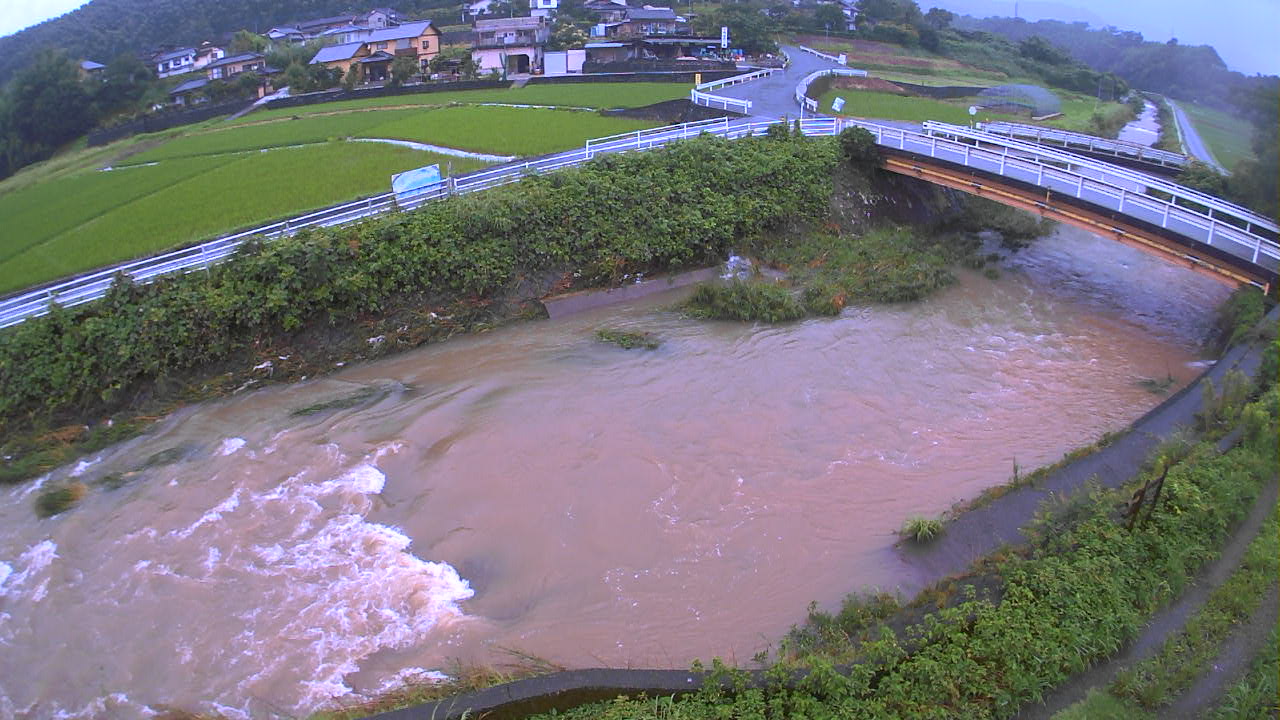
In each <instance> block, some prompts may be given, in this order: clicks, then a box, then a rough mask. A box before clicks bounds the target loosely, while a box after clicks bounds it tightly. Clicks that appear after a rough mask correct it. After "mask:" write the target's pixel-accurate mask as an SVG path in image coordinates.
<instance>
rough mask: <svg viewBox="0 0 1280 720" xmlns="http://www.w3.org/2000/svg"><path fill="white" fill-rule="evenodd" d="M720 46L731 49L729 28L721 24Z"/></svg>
mask: <svg viewBox="0 0 1280 720" xmlns="http://www.w3.org/2000/svg"><path fill="white" fill-rule="evenodd" d="M720 47H721V48H722V49H724V50H728V49H729V28H728V27H726V26H724V25H721V26H720Z"/></svg>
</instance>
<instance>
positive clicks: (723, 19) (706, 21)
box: [693, 5, 778, 55]
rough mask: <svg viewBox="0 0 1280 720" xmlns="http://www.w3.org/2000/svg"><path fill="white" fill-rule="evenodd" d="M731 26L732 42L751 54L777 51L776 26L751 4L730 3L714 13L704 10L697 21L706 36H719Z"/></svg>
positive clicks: (697, 29) (695, 27)
mask: <svg viewBox="0 0 1280 720" xmlns="http://www.w3.org/2000/svg"><path fill="white" fill-rule="evenodd" d="M721 27H727V28H729V42H730V44H731V45H732V46H733V47H735V48H741V49H742V50H744V51H745V52H746V53H747V54H750V55H760V54H764V53H771V52H777V50H778V45H777V43H775V42H774V41H773V33H774V32H775V30H776V28H775V27H774V25H773V23H772V22H771V21H770V20H769V18H767V17H765V16H764V14H763V13H761V12H760V11H759V10H756V9H755V8H754V7H751V6H749V5H726V6H724V7H721V8H719V9H718V10H713V11H711V12H706V13H702V14H701V15H699V16H698V17H697V18H695V19H694V21H693V29H694V31H695V32H697V33H699V34H700V35H703V36H705V37H719V35H720V28H721Z"/></svg>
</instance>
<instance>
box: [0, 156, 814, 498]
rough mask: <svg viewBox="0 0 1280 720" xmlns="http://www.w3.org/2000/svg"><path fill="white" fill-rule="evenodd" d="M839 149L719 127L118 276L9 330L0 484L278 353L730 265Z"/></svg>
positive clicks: (238, 383) (444, 333)
mask: <svg viewBox="0 0 1280 720" xmlns="http://www.w3.org/2000/svg"><path fill="white" fill-rule="evenodd" d="M836 158H837V152H836V148H835V143H834V142H832V141H830V140H807V139H801V138H789V139H787V140H785V141H777V140H767V139H748V140H739V141H727V140H722V139H717V138H710V137H704V138H699V139H696V140H691V141H688V142H682V143H679V144H677V145H675V146H673V147H671V148H669V149H665V150H661V151H654V152H649V153H635V154H626V155H610V156H606V157H604V158H601V159H599V160H597V161H595V162H593V163H591V164H589V165H587V166H585V167H582V168H578V169H572V170H565V171H562V172H558V173H555V174H552V175H547V176H539V177H532V178H529V179H526V180H525V181H524V182H521V183H519V184H515V185H511V186H508V187H503V188H498V189H494V190H490V191H488V192H486V193H481V194H475V195H467V196H462V197H455V198H451V199H449V200H446V201H443V202H439V203H433V204H430V205H427V206H425V207H423V208H420V209H418V210H415V211H412V212H407V213H399V214H393V215H389V216H384V217H380V218H376V219H372V220H369V221H366V222H363V223H360V224H357V225H349V226H343V227H335V228H323V229H313V230H309V231H305V232H302V233H299V234H298V235H296V236H293V237H289V238H282V239H279V240H275V241H272V242H265V241H261V242H258V241H255V242H250V243H248V244H246V245H245V246H244V247H243V248H242V249H241V250H240V251H239V253H238V254H237V255H236V256H235V257H234V258H233V259H231V260H230V261H228V262H226V263H224V264H222V265H218V266H215V267H213V268H211V269H210V270H209V271H208V272H202V273H194V274H189V275H175V276H169V277H166V278H164V279H161V280H159V281H157V282H155V283H152V284H149V285H143V286H135V285H132V284H130V283H129V282H127V281H126V280H124V279H118V281H117V283H116V285H115V286H114V287H113V289H112V290H111V292H110V293H109V294H108V296H107V297H106V298H104V299H102V300H100V301H97V302H94V303H89V304H86V305H83V306H77V307H74V308H54V310H53V312H51V313H50V314H49V315H47V316H45V317H41V318H35V319H32V320H29V321H27V322H25V323H23V324H21V325H19V326H16V327H13V328H10V329H6V330H5V331H3V332H2V333H0V435H3V437H4V438H5V443H4V447H3V448H0V456H7V458H6V459H4V460H3V461H0V476H3V477H4V478H6V479H8V480H10V481H13V480H16V479H20V478H22V477H29V476H31V475H32V474H33V473H38V472H41V471H43V470H45V469H48V467H49V465H48V464H47V463H48V461H49V460H50V457H51V456H50V455H48V454H47V452H46V451H47V450H48V449H49V444H48V443H46V442H42V441H41V440H40V438H43V437H45V436H47V435H48V434H49V433H51V432H52V431H53V430H56V429H58V428H62V427H64V426H69V425H71V424H73V423H74V424H77V425H81V426H83V425H90V426H93V427H95V428H96V427H98V426H100V425H102V424H103V422H102V421H103V419H104V418H107V417H110V416H112V415H115V414H120V418H117V419H124V418H126V417H133V416H135V415H158V414H160V413H162V412H164V411H165V410H166V409H168V408H170V407H172V405H173V404H175V403H181V402H188V401H191V400H193V399H198V398H202V397H208V396H210V395H216V394H221V393H224V392H231V391H233V390H236V389H238V388H243V387H251V386H253V385H254V384H258V383H261V382H264V381H265V380H266V377H267V371H255V370H254V368H255V367H258V366H261V365H262V363H263V362H264V361H267V360H270V361H272V363H273V365H272V367H271V369H270V375H271V380H272V381H287V380H290V379H296V378H298V377H301V376H303V375H307V376H315V375H316V374H318V373H322V372H326V371H328V370H331V369H332V368H333V366H334V362H335V360H339V359H340V360H343V361H346V360H350V359H355V358H361V357H373V356H378V355H380V354H383V353H385V352H388V351H389V350H392V349H402V348H407V347H414V346H416V345H418V344H421V343H424V342H429V341H432V340H437V339H441V338H443V337H448V336H449V335H452V334H454V333H456V332H461V331H465V330H466V329H469V328H475V327H478V326H492V324H493V323H496V322H500V321H502V320H503V319H505V318H511V317H518V316H525V315H528V314H529V313H531V312H537V307H538V306H537V305H536V303H535V301H534V298H537V297H540V296H542V295H543V294H544V293H546V292H549V291H550V290H551V289H552V288H559V289H561V290H563V289H567V287H568V286H575V287H594V286H600V285H612V284H616V283H617V282H618V281H620V280H621V278H622V277H623V276H624V275H627V274H634V273H636V272H645V273H651V272H653V271H662V270H673V269H677V268H686V267H690V266H695V265H701V264H710V263H714V262H718V261H720V260H721V259H723V258H724V257H725V256H726V254H727V252H728V249H729V247H730V246H731V244H733V243H735V242H741V241H743V239H745V238H749V237H753V236H755V235H758V234H761V233H769V232H775V231H779V230H781V229H782V228H783V227H791V226H795V225H797V224H798V225H805V224H812V223H815V222H818V221H820V220H821V219H823V218H824V217H825V216H826V213H827V210H828V203H829V202H830V198H831V194H832V170H833V168H834V167H835V165H836ZM780 178H785V182H780V181H779V179H780ZM566 282H567V283H568V286H566V285H565V283H566ZM372 336H382V337H383V338H384V342H381V343H377V344H370V343H367V342H365V340H366V337H372ZM343 343H346V345H343ZM339 347H341V348H342V349H341V350H340V351H339V350H338V348H339ZM281 358H289V359H288V360H284V359H281ZM69 445H70V446H71V450H70V452H74V450H75V449H76V448H78V447H82V446H81V445H79V444H78V441H77V442H73V443H70V444H69ZM58 457H59V458H62V457H65V455H63V454H59V455H58Z"/></svg>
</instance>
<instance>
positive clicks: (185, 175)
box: [0, 158, 230, 263]
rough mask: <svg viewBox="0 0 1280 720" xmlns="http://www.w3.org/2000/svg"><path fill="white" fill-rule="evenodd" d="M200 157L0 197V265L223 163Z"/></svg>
mask: <svg viewBox="0 0 1280 720" xmlns="http://www.w3.org/2000/svg"><path fill="white" fill-rule="evenodd" d="M229 161H230V160H229V159H226V158H203V159H199V160H187V161H183V162H180V163H166V164H165V165H161V166H154V167H133V168H122V169H118V170H113V171H110V172H92V171H90V172H81V173H79V174H76V175H71V176H68V177H63V178H58V179H55V180H49V181H46V182H42V183H37V184H34V185H31V186H28V187H25V188H22V189H19V190H14V191H12V192H7V193H5V194H3V195H0V217H3V218H4V226H5V227H4V230H5V231H4V233H3V234H2V235H0V263H3V262H4V261H6V260H9V259H10V258H12V257H14V256H16V255H18V254H20V253H22V252H23V251H25V250H28V249H30V248H32V247H34V246H37V245H39V244H41V243H43V242H45V241H47V240H49V239H50V238H53V237H56V236H58V235H59V234H61V233H64V232H67V231H69V230H72V229H74V228H76V227H78V226H80V225H84V224H85V223H88V222H90V221H92V220H93V219H95V218H97V217H100V216H102V215H105V214H106V213H109V212H112V211H114V210H116V209H118V208H120V207H123V206H125V205H128V204H129V203H131V202H133V201H135V200H138V199H140V198H143V197H146V196H148V195H151V194H153V193H156V192H159V191H162V190H164V189H166V188H170V187H173V186H174V185H177V184H180V183H182V182H184V181H186V180H188V179H191V178H193V177H197V176H199V175H201V174H204V173H208V172H211V171H212V170H214V169H216V168H218V167H219V166H221V165H224V164H226V163H227V162H229Z"/></svg>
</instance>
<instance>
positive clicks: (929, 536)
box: [898, 515, 942, 543]
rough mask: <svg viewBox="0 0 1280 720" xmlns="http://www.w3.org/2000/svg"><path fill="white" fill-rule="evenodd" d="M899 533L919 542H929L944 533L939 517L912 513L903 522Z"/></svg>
mask: <svg viewBox="0 0 1280 720" xmlns="http://www.w3.org/2000/svg"><path fill="white" fill-rule="evenodd" d="M898 534H899V535H901V536H903V537H905V538H907V539H908V540H914V541H915V542H917V543H927V542H930V541H931V540H933V539H934V538H936V537H937V536H939V535H941V534H942V521H941V520H939V519H938V518H930V517H925V516H923V515H912V516H911V517H909V518H907V519H906V522H904V523H902V529H901V530H900V531H898Z"/></svg>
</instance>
